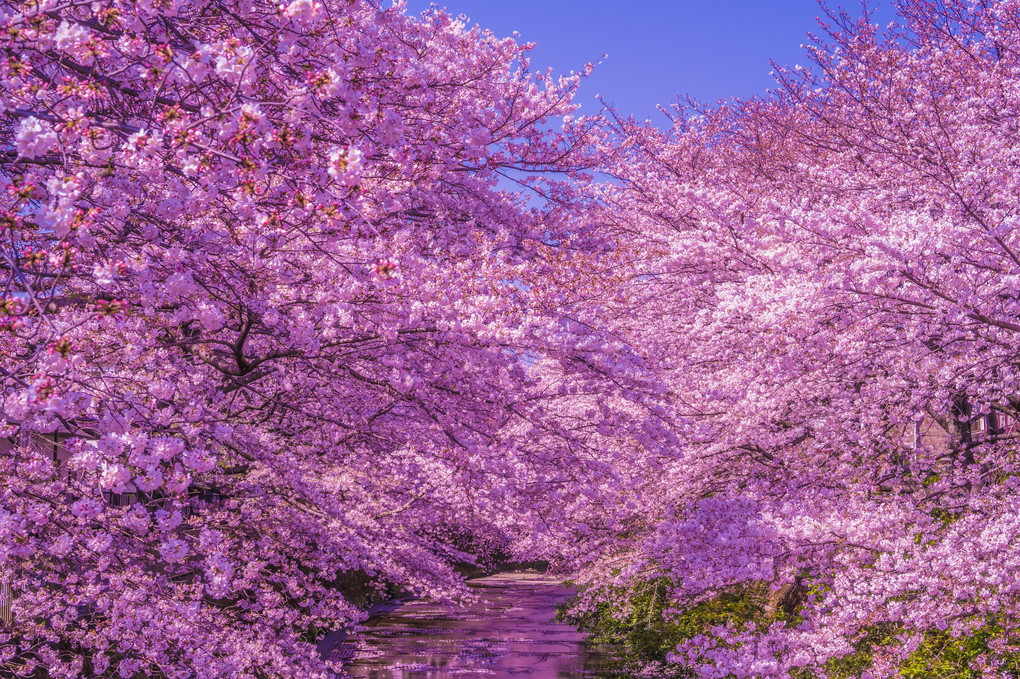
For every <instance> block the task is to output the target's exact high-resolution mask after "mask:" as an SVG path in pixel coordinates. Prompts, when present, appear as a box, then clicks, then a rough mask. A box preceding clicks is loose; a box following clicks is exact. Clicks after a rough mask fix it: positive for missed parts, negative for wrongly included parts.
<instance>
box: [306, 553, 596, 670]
mask: <svg viewBox="0 0 1020 679" xmlns="http://www.w3.org/2000/svg"><path fill="white" fill-rule="evenodd" d="M471 587H472V588H474V589H475V590H476V592H477V593H478V595H479V599H478V601H477V603H475V604H473V605H471V606H470V607H468V608H467V609H466V610H465V609H461V610H449V609H446V608H443V607H441V606H437V605H435V604H431V603H428V602H425V601H415V600H412V601H408V602H405V603H402V604H400V605H399V606H397V607H396V608H395V609H394V610H392V611H391V612H388V613H385V614H383V615H380V616H377V617H373V618H371V619H369V620H368V621H367V622H366V623H365V625H364V626H363V628H362V629H361V630H360V631H359V632H358V633H356V634H354V635H352V636H351V637H350V638H348V639H347V640H344V641H341V642H338V643H336V644H335V645H333V646H332V648H330V649H327V650H326V653H327V655H329V656H330V657H332V658H334V659H338V660H342V661H343V662H344V665H345V667H346V669H347V672H348V673H349V674H350V675H351V676H353V677H361V678H364V679H411V678H425V677H428V678H430V679H439V678H441V677H458V678H460V679H463V678H464V677H483V676H484V677H493V678H498V677H533V678H536V679H552V678H554V677H563V678H565V677H574V678H580V677H586V678H589V679H594V678H598V677H606V676H608V670H607V669H606V667H607V663H608V662H609V660H610V658H609V656H608V655H606V654H605V653H601V652H598V651H593V650H590V649H587V648H585V645H584V635H582V634H580V633H579V632H577V631H576V630H575V629H574V628H572V627H570V626H569V625H565V624H563V623H560V622H555V621H554V619H553V618H554V616H555V614H556V606H557V605H558V604H560V603H562V602H563V601H565V600H566V599H567V598H568V597H569V596H570V590H569V589H567V588H566V587H564V586H563V584H562V582H561V581H560V579H558V578H556V577H553V576H547V575H540V574H536V573H502V574H500V575H494V576H491V577H487V578H480V579H478V580H473V581H472V582H471Z"/></svg>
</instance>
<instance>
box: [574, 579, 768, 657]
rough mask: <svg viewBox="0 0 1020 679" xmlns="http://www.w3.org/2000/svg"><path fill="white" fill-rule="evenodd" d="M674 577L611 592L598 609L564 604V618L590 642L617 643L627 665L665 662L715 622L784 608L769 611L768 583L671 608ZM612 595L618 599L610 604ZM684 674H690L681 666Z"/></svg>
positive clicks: (762, 619) (761, 616) (757, 617)
mask: <svg viewBox="0 0 1020 679" xmlns="http://www.w3.org/2000/svg"><path fill="white" fill-rule="evenodd" d="M670 589H671V583H670V582H669V581H668V580H667V579H665V578H659V579H656V580H651V581H646V582H642V583H639V584H638V585H636V586H634V587H631V588H629V589H623V588H620V589H616V590H613V591H609V592H603V594H605V595H607V596H605V597H603V599H604V601H603V602H602V603H599V604H598V606H597V607H595V609H594V610H591V611H587V612H584V613H575V612H571V610H570V608H569V605H566V606H563V607H561V611H560V615H561V617H562V618H564V619H565V620H567V621H568V622H570V623H571V624H573V625H575V626H577V627H578V628H579V629H581V630H584V631H586V632H588V633H589V635H590V636H589V643H595V644H612V645H614V646H616V647H617V648H618V649H619V652H618V656H619V657H620V658H621V660H622V662H623V664H624V665H630V666H633V665H639V664H643V663H649V662H664V661H665V659H666V655H667V654H668V653H670V652H672V651H675V650H676V647H677V645H678V644H680V643H681V642H683V641H684V640H687V639H691V638H693V637H695V636H698V635H699V634H703V633H705V632H708V631H709V630H710V629H711V628H712V627H717V626H720V625H726V624H727V623H735V624H744V623H747V622H755V623H764V624H767V623H768V621H770V620H774V619H777V617H781V616H783V615H784V614H783V613H782V612H781V611H780V612H775V613H771V614H770V613H769V612H768V611H769V606H768V589H767V588H766V587H762V586H758V585H753V586H747V587H739V588H734V589H732V590H730V591H727V592H723V593H721V594H718V595H717V596H715V597H713V598H711V599H709V600H707V601H704V602H702V603H700V604H698V605H697V606H694V607H693V608H691V609H688V610H687V611H684V612H682V613H677V612H676V611H672V612H671V611H670V610H669V608H668V605H667V604H668V603H670V597H669V596H668V595H669V591H670ZM609 601H612V602H613V603H612V604H610V603H609ZM681 675H682V676H688V675H687V674H686V673H684V672H681Z"/></svg>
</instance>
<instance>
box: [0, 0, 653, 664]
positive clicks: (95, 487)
mask: <svg viewBox="0 0 1020 679" xmlns="http://www.w3.org/2000/svg"><path fill="white" fill-rule="evenodd" d="M0 24H2V31H0V33H2V37H0V44H2V49H3V59H2V60H0V82H2V84H3V95H2V96H3V99H2V101H0V139H2V150H0V153H2V156H0V184H2V186H0V188H2V190H3V197H2V198H0V209H2V225H0V229H2V232H0V235H2V241H0V242H2V244H0V254H2V260H0V262H2V263H0V276H2V279H3V284H2V285H3V291H2V294H0V349H2V353H0V384H2V392H0V398H2V399H3V404H4V409H3V417H4V420H3V421H2V422H0V423H2V425H3V431H2V434H3V436H4V437H6V438H5V443H4V444H3V445H4V447H3V448H0V579H2V580H4V581H5V582H8V583H10V585H11V587H12V591H13V593H14V602H13V611H14V620H13V622H11V623H10V624H5V626H4V627H3V628H2V630H0V674H3V675H5V676H6V675H11V674H17V675H23V676H43V675H45V676H48V677H77V676H119V677H125V678H127V677H141V676H146V677H151V676H166V677H181V678H183V677H227V676H231V677H256V676H257V677H268V676H282V677H305V676H309V677H310V676H325V672H326V667H325V665H324V663H323V662H322V661H321V660H320V659H319V658H318V657H317V656H316V654H315V651H314V646H313V644H312V642H314V640H315V639H316V637H317V636H318V635H320V634H322V633H323V632H324V631H327V630H330V629H335V628H338V627H342V626H344V625H346V624H349V623H350V622H351V621H354V620H357V619H358V618H359V616H360V615H361V613H360V612H359V611H358V610H357V609H356V607H355V606H354V605H353V604H352V603H351V602H349V601H347V600H346V599H345V598H344V595H343V592H342V590H341V589H340V588H339V587H338V586H337V578H338V576H339V575H340V574H343V573H349V572H355V571H357V572H362V573H364V574H365V575H366V577H368V578H370V579H371V580H372V581H373V582H375V583H378V584H379V586H383V585H384V584H393V585H396V586H399V587H401V588H403V589H405V590H406V591H410V592H413V593H416V594H420V595H425V596H431V597H434V598H440V599H449V598H451V597H454V596H457V595H458V594H459V592H461V582H460V579H459V577H458V576H457V575H456V572H455V571H454V569H453V565H454V564H455V563H456V562H458V561H464V560H470V559H472V558H474V555H473V554H474V553H483V552H485V551H486V550H492V549H504V550H517V551H518V552H520V553H521V554H538V553H554V552H556V550H562V549H563V548H564V547H563V546H564V545H566V544H568V538H569V537H571V536H572V535H573V534H574V531H575V530H582V529H581V528H578V526H580V525H581V524H583V523H584V521H585V520H586V519H585V518H584V516H582V515H581V514H580V513H578V514H576V515H574V517H575V518H574V519H572V521H573V523H571V524H567V523H564V522H562V521H559V520H558V517H559V516H561V515H562V509H563V507H564V506H565V504H566V503H567V502H568V501H570V502H574V503H578V502H581V501H580V500H577V499H576V498H575V497H574V492H573V491H572V490H571V489H572V488H576V487H578V486H579V487H582V488H586V489H587V488H599V487H600V484H601V486H602V487H609V486H611V485H612V484H611V482H610V481H611V477H612V470H611V467H610V466H609V465H608V464H607V463H606V461H605V459H604V458H603V459H600V458H598V456H597V455H596V452H597V451H595V450H594V449H593V448H592V447H591V446H592V445H593V444H592V439H591V437H590V436H587V434H586V428H587V427H594V426H605V427H608V426H610V424H611V422H615V421H616V420H617V419H618V418H617V416H616V415H614V414H613V413H612V412H610V411H609V409H606V410H605V412H603V411H602V410H599V411H597V412H593V413H587V412H586V411H584V410H582V409H581V408H582V405H583V404H582V405H578V403H582V402H583V401H585V400H586V399H587V400H593V399H595V398H596V394H599V395H600V396H599V397H601V398H616V399H622V400H629V401H634V402H636V403H638V405H637V406H635V408H637V410H635V412H634V413H632V414H630V415H627V416H626V418H627V419H629V420H635V421H637V420H640V419H648V418H650V417H652V416H651V415H649V414H648V411H647V409H646V410H645V411H643V414H642V411H641V406H640V398H641V397H639V395H637V394H636V393H635V392H634V391H633V388H634V387H633V386H626V385H625V384H624V383H623V382H612V381H606V380H605V377H606V376H607V375H609V374H611V373H613V370H611V366H608V365H607V361H608V358H607V357H609V356H610V355H611V354H612V352H613V345H612V344H611V343H607V341H606V340H605V339H604V338H602V339H600V335H599V333H598V332H597V331H596V330H595V328H594V327H593V326H590V325H585V324H584V323H580V322H578V321H575V320H572V319H571V318H569V317H567V316H565V315H564V314H563V312H562V308H563V305H562V304H561V303H560V301H559V300H560V299H561V298H567V297H570V296H571V295H573V294H575V293H574V292H573V291H572V290H571V289H570V288H569V286H568V285H567V283H568V282H569V281H570V280H572V279H576V278H577V272H579V271H583V270H585V268H586V267H588V266H589V265H588V264H587V262H589V260H591V259H592V258H597V257H599V256H601V255H600V254H599V253H600V252H607V251H611V250H612V248H611V243H610V242H609V241H605V242H604V241H602V240H600V238H599V234H598V232H597V231H596V230H595V228H594V226H593V225H592V223H591V222H589V221H587V220H585V219H584V218H583V214H584V213H583V210H582V209H581V208H582V207H583V206H584V204H585V201H584V200H582V196H581V194H580V193H579V190H580V188H581V187H583V186H584V184H585V182H586V181H587V179H586V178H585V173H584V170H585V168H587V167H589V166H591V165H592V158H591V156H590V154H589V153H588V147H589V144H588V142H587V138H588V135H589V133H590V128H591V123H590V122H588V121H584V120H575V119H573V118H572V117H571V114H572V111H573V107H572V105H571V103H570V99H571V97H572V96H573V93H574V91H575V89H576V86H577V84H578V82H579V79H580V77H581V76H579V75H574V76H571V77H568V78H564V79H554V78H552V77H551V76H550V75H549V74H548V73H533V72H531V71H530V70H529V68H528V56H527V52H528V49H529V46H527V45H523V46H522V45H518V44H517V43H515V42H514V41H513V40H501V39H497V38H495V37H494V36H492V35H491V34H489V33H487V32H482V31H481V30H479V29H477V28H468V27H466V26H465V25H463V24H462V23H461V22H459V21H456V20H453V19H451V18H450V17H449V16H448V15H447V14H445V13H443V12H439V11H434V12H430V13H426V14H425V15H424V16H422V17H421V18H412V17H409V16H407V15H406V14H405V13H404V8H403V6H402V5H401V4H400V3H396V4H395V5H394V6H393V7H392V8H389V7H385V8H384V7H383V6H381V5H380V4H379V3H377V2H375V1H374V0H294V2H291V3H290V4H283V5H279V4H277V3H275V2H265V1H263V0H202V1H198V2H180V1H178V0H157V1H156V2H148V1H146V2H137V3H136V2H122V1H121V0H100V1H99V2H78V1H76V0H68V1H64V0H52V1H51V0H44V1H43V2H36V1H35V0H31V1H28V2H15V1H14V0H12V1H10V2H6V1H5V2H0ZM553 121H556V122H557V124H556V125H555V126H553V125H551V124H550V123H551V122H553ZM559 121H562V125H560V124H559ZM499 181H503V182H510V183H511V185H515V186H518V187H519V188H520V191H518V192H508V191H504V190H500V188H499V186H497V183H498V182H499ZM513 183H515V184H513ZM599 380H602V381H603V382H604V384H603V386H602V387H600V388H599V389H598V390H596V388H595V387H594V386H593V385H594V384H595V383H596V382H597V381H599ZM635 384H638V383H637V382H636V383H635ZM567 411H570V412H575V414H576V415H577V416H578V417H575V418H574V419H571V420H568V419H565V418H564V417H563V413H564V412H567ZM582 414H585V415H586V416H587V417H588V419H587V420H586V421H585V422H581V421H580V419H579V417H580V415H582ZM600 423H602V424H600ZM620 454H622V453H620ZM596 495H597V493H592V492H587V491H586V494H585V497H586V498H589V499H590V502H589V508H588V510H587V512H588V515H592V516H594V513H595V509H594V508H597V505H598V503H597V501H596V499H597V498H596V497H595V496H596ZM579 511H580V510H579ZM468 552H472V553H468Z"/></svg>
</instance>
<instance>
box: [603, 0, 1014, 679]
mask: <svg viewBox="0 0 1020 679" xmlns="http://www.w3.org/2000/svg"><path fill="white" fill-rule="evenodd" d="M897 10H898V20H897V22H896V23H895V24H893V25H891V26H890V27H889V28H888V29H887V30H880V29H879V27H877V26H875V25H873V24H872V19H871V17H870V16H869V15H868V14H867V13H865V15H864V16H863V17H855V16H852V15H849V14H845V13H840V12H836V11H833V12H830V13H828V14H827V17H828V20H827V22H826V23H825V24H824V27H825V29H826V30H825V31H824V33H823V35H822V37H820V38H818V39H816V40H815V41H814V42H813V43H812V45H811V46H810V47H809V48H808V49H809V55H810V57H811V59H812V64H813V65H812V66H811V67H810V68H806V69H805V68H801V67H799V66H798V67H796V68H790V69H782V68H777V78H778V80H779V84H780V86H781V88H780V91H779V92H778V93H776V94H775V95H773V96H770V97H767V98H765V99H762V100H752V101H746V102H728V103H723V104H720V105H719V106H717V107H714V108H708V109H706V108H699V107H694V108H688V107H685V106H678V107H676V109H675V110H674V111H673V114H672V115H673V125H672V129H671V130H670V131H668V132H665V133H662V132H659V131H658V130H657V129H655V128H653V127H651V126H650V125H644V124H639V123H636V122H634V121H624V120H619V121H617V125H616V132H615V134H613V135H610V136H607V137H606V138H605V139H604V140H603V142H602V144H603V152H604V154H605V156H606V157H607V158H608V159H609V161H608V163H609V167H608V170H609V171H611V172H613V173H614V174H615V175H616V176H617V177H618V178H619V183H618V184H616V185H613V186H612V187H610V188H609V189H608V190H607V191H606V192H605V196H604V199H603V200H604V203H605V206H606V217H605V222H606V223H607V224H610V225H612V227H613V228H615V229H617V231H618V232H619V233H620V234H621V240H624V239H625V240H626V241H627V242H628V243H629V244H630V252H631V255H630V262H629V264H628V266H629V268H630V271H631V276H630V278H629V280H626V281H622V282H620V283H619V285H618V286H617V289H616V292H615V293H614V294H607V295H604V296H603V298H602V300H601V306H602V310H601V311H599V312H598V313H601V314H604V318H605V319H606V322H609V323H613V324H615V327H616V328H617V329H618V333H619V334H620V336H621V337H623V338H625V341H626V343H627V345H628V346H631V347H635V350H636V351H638V352H639V354H640V355H641V357H642V360H643V361H644V365H645V367H646V369H648V370H649V371H650V372H652V373H653V374H656V375H658V376H660V378H661V379H662V380H663V381H664V384H665V385H666V389H667V391H666V393H665V395H664V398H663V400H664V405H665V406H668V407H671V408H675V409H677V410H678V412H677V415H678V416H682V417H683V421H685V422H686V424H685V425H684V426H682V427H680V428H679V429H678V433H679V434H680V435H682V437H683V438H684V445H683V446H681V447H680V448H678V449H677V450H676V451H675V453H674V455H673V456H672V458H671V459H670V460H669V461H668V462H667V463H665V464H664V469H665V471H664V473H663V474H661V475H660V476H659V477H658V478H656V479H654V480H653V479H649V482H648V483H647V485H646V487H645V488H644V489H643V491H642V495H641V496H640V498H639V501H638V502H637V503H636V507H635V509H634V510H633V512H632V518H631V519H630V521H629V523H627V524H626V525H627V526H628V530H627V531H621V532H620V533H619V536H620V539H619V540H617V541H616V542H615V543H614V544H613V545H612V548H610V549H604V550H601V551H600V552H597V558H596V559H595V560H594V561H593V562H592V563H590V565H589V568H588V570H587V572H586V575H585V578H584V582H586V583H587V584H588V587H589V591H590V592H592V597H591V600H590V601H589V602H588V604H591V603H594V602H596V601H597V600H598V596H599V594H598V593H599V592H603V593H605V592H608V591H611V589H610V588H611V587H612V586H623V585H626V584H627V583H631V582H634V581H635V580H640V579H649V578H658V577H663V578H666V580H667V581H668V582H669V583H671V588H672V591H671V597H672V599H671V605H672V607H673V608H674V609H675V610H674V614H675V615H679V614H680V613H682V612H683V611H687V610H690V609H691V607H692V606H694V605H696V604H698V603H699V602H703V601H706V600H708V599H711V598H713V597H715V596H717V595H719V594H720V593H721V592H726V591H733V590H734V589H735V588H736V589H740V588H747V587H760V586H764V585H767V586H768V588H769V589H770V590H771V595H769V596H768V597H766V599H769V601H768V603H767V604H766V605H765V606H764V607H763V608H764V609H765V610H764V611H763V616H762V619H759V620H756V621H747V620H745V621H736V620H735V621H733V622H731V623H729V624H728V625H723V626H718V627H715V628H711V629H705V630H703V633H702V634H699V635H695V636H694V637H692V638H691V639H690V640H689V641H687V642H685V643H683V644H681V646H680V647H679V648H678V649H677V651H676V652H675V653H674V654H673V656H672V657H673V659H674V660H675V661H676V662H679V663H683V664H686V665H689V666H690V667H692V668H693V669H695V670H696V671H697V673H698V675H699V676H703V677H729V676H735V677H745V676H755V677H765V676H769V677H788V676H811V674H807V675H805V674H804V673H805V672H808V673H813V675H814V676H826V674H827V673H836V672H838V669H839V667H840V664H839V663H840V659H844V662H845V659H848V658H850V657H851V656H854V655H855V654H858V655H857V657H861V656H860V655H859V654H860V653H861V652H866V655H867V659H866V663H865V666H864V670H863V671H864V672H865V674H864V675H863V676H875V677H879V676H882V677H886V676H898V672H899V668H900V666H901V664H902V663H903V662H904V661H906V659H907V658H908V657H910V656H911V655H912V654H913V653H914V652H915V650H916V649H918V648H919V647H920V646H921V645H922V644H926V643H928V642H930V641H931V640H932V639H935V638H940V637H939V635H944V637H945V638H947V639H952V638H956V639H968V638H969V639H971V640H972V641H973V644H972V645H971V648H973V649H976V650H975V651H974V653H973V654H972V657H969V658H968V662H969V663H970V669H967V668H965V669H967V671H972V672H976V673H977V674H976V675H972V676H978V675H980V676H989V677H994V676H1012V675H1010V674H1009V672H1011V671H1015V667H1014V669H1013V670H1010V669H1009V667H1008V666H1007V665H1005V664H1004V663H1009V662H1012V663H1015V658H1016V654H1017V652H1018V649H1017V647H1016V645H1015V639H1016V638H1017V626H1018V623H1020V597H1018V594H1020V591H1018V589H1017V581H1016V578H1015V577H1014V576H1012V575H1011V574H1012V573H1015V572H1016V570H1017V567H1018V565H1020V564H1018V554H1020V550H1018V540H1020V524H1018V522H1017V503H1018V501H1020V497H1018V494H1017V491H1016V484H1017V478H1018V471H1020V470H1018V466H1017V465H1018V459H1017V447H1016V439H1017V429H1016V424H1015V423H1016V418H1017V416H1018V414H1020V411H1018V410H1017V406H1018V405H1020V401H1018V397H1017V393H1018V388H1017V385H1018V362H1017V347H1018V341H1017V332H1018V331H1020V321H1018V319H1020V308H1018V307H1017V300H1018V299H1020V297H1018V289H1017V281H1018V278H1017V273H1018V269H1017V267H1018V264H1020V260H1018V259H1017V252H1018V249H1017V248H1018V247H1020V242H1018V238H1020V236H1018V233H1020V232H1018V229H1017V224H1018V221H1017V220H1018V207H1020V205H1018V202H1017V195H1018V193H1017V182H1018V180H1020V174H1018V172H1017V149H1018V148H1020V137H1018V131H1017V126H1016V117H1017V111H1018V110H1020V100H1018V98H1017V94H1018V92H1017V89H1016V83H1017V81H1018V74H1020V52H1018V49H1020V19H1018V15H1017V6H1016V3H1013V2H1005V1H1002V2H969V1H967V0H952V1H943V2H929V1H927V0H905V1H904V2H900V3H897ZM593 311H594V310H593ZM862 662H863V661H862ZM843 666H845V664H844V665H843ZM798 673H799V674H798Z"/></svg>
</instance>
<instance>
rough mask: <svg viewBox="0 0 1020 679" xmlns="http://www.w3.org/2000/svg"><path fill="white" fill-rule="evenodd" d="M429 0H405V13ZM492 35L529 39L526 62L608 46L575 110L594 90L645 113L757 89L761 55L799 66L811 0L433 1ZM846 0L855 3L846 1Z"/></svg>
mask: <svg viewBox="0 0 1020 679" xmlns="http://www.w3.org/2000/svg"><path fill="white" fill-rule="evenodd" d="M430 4H431V2H430V0H407V5H408V12H409V13H413V14H417V13H418V12H421V11H422V10H424V9H427V8H428V7H429V5H430ZM436 4H438V5H440V6H445V7H447V8H448V9H449V10H450V12H451V13H452V14H454V15H457V14H465V15H467V16H468V17H469V18H470V23H472V24H475V23H477V24H480V25H481V26H483V27H485V28H489V29H491V30H492V31H493V32H494V33H496V34H498V35H500V36H508V35H511V34H512V33H513V32H514V31H518V32H519V33H520V40H521V41H522V42H527V41H533V42H537V43H538V47H537V48H536V49H535V51H534V52H532V59H531V65H532V68H534V69H538V68H544V67H546V66H551V67H552V68H553V70H554V71H555V72H557V73H569V72H570V71H571V70H575V71H580V70H581V69H583V68H584V65H585V63H587V62H589V61H595V60H597V59H598V58H599V57H600V56H601V55H602V54H607V55H608V56H607V58H606V59H605V60H604V61H603V63H602V64H601V65H600V66H599V67H597V68H596V69H595V72H594V73H593V74H592V77H591V78H590V80H589V81H588V82H587V83H586V84H585V85H584V87H583V89H582V90H581V93H580V97H579V103H581V104H583V109H582V111H583V112H585V113H596V112H598V110H599V109H600V106H599V104H598V103H597V101H596V100H595V95H596V94H601V95H602V96H603V97H605V98H606V99H607V100H608V101H609V102H611V103H613V104H614V105H615V106H616V108H617V109H618V110H619V111H620V112H621V113H623V114H625V115H634V116H635V117H638V118H652V119H653V120H655V122H657V123H661V122H664V119H663V120H660V117H661V114H659V113H657V111H656V108H655V107H656V104H665V105H669V104H671V103H673V102H674V101H675V100H676V97H677V95H678V94H680V93H690V94H692V95H694V96H695V97H696V98H698V99H700V100H702V101H707V102H712V101H715V100H717V99H720V98H728V97H748V96H752V95H756V94H764V93H765V91H766V90H767V89H768V88H770V87H773V86H774V82H775V81H774V80H773V79H772V78H771V76H770V75H769V71H770V70H771V67H770V65H769V59H770V58H771V59H774V60H775V61H776V62H777V63H780V64H788V65H791V66H792V65H794V64H797V63H802V64H805V65H806V59H805V56H804V50H803V49H801V47H800V45H801V44H802V43H806V42H808V39H807V32H808V31H817V30H818V24H817V22H816V21H815V17H817V16H818V15H819V14H820V10H819V8H818V4H817V3H816V1H815V0H714V1H711V0H709V1H702V0H630V1H627V0H437V2H436ZM847 4H849V5H850V6H856V0H851V1H850V2H849V3H847Z"/></svg>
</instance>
